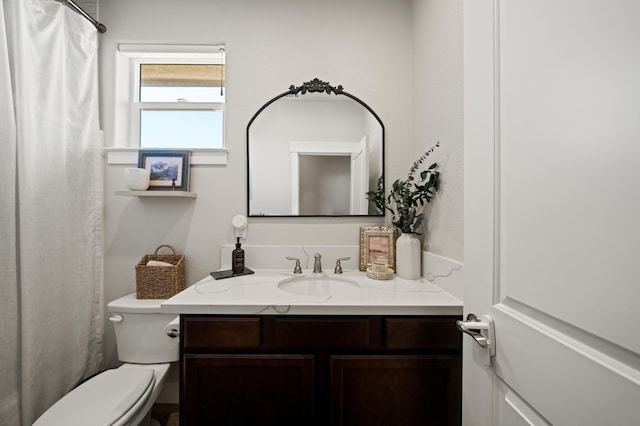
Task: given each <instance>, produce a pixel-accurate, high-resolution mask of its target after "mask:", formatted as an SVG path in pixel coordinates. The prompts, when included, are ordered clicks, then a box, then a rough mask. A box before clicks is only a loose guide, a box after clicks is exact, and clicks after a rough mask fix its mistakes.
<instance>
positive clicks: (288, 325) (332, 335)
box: [275, 317, 370, 349]
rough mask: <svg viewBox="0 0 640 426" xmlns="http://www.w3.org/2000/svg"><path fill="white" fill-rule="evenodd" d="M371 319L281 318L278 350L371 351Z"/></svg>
mask: <svg viewBox="0 0 640 426" xmlns="http://www.w3.org/2000/svg"><path fill="white" fill-rule="evenodd" d="M369 334H370V333H369V320H368V319H366V318H353V319H349V318H317V317H316V318H291V319H290V318H278V319H277V320H276V323H275V342H276V346H278V347H283V348H284V347H289V348H291V347H309V348H348V349H351V348H367V347H369Z"/></svg>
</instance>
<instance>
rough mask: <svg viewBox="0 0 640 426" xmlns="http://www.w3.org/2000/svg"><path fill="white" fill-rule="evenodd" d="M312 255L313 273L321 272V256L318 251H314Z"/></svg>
mask: <svg viewBox="0 0 640 426" xmlns="http://www.w3.org/2000/svg"><path fill="white" fill-rule="evenodd" d="M313 257H314V259H315V260H314V262H313V273H314V274H319V273H321V272H322V261H321V259H322V256H321V255H320V253H316V254H315V256H313Z"/></svg>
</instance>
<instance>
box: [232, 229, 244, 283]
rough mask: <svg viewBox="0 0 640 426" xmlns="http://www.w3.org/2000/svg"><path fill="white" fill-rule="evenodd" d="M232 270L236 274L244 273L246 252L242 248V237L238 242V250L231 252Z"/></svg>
mask: <svg viewBox="0 0 640 426" xmlns="http://www.w3.org/2000/svg"><path fill="white" fill-rule="evenodd" d="M231 270H232V271H233V273H234V274H241V273H243V272H244V250H243V249H242V248H240V237H238V239H237V242H236V249H235V250H234V251H233V252H231Z"/></svg>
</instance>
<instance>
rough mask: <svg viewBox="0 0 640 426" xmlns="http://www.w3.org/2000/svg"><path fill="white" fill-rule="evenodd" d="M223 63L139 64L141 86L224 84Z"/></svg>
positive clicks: (211, 85) (215, 85) (212, 85)
mask: <svg viewBox="0 0 640 426" xmlns="http://www.w3.org/2000/svg"><path fill="white" fill-rule="evenodd" d="M224 79H225V69H224V64H141V65H140V83H141V85H142V86H207V87H220V86H224Z"/></svg>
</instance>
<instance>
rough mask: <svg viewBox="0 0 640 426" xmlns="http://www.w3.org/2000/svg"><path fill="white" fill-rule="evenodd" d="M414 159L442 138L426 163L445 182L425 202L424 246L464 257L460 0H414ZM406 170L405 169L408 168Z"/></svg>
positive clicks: (437, 251) (447, 255) (448, 255)
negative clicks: (431, 197) (433, 166)
mask: <svg viewBox="0 0 640 426" xmlns="http://www.w3.org/2000/svg"><path fill="white" fill-rule="evenodd" d="M412 5H413V33H414V38H413V40H414V41H413V48H414V54H413V90H414V98H413V147H412V150H413V151H412V152H413V158H412V159H411V162H413V161H414V160H415V159H416V158H418V157H419V156H420V155H421V154H422V153H423V152H424V151H425V150H426V149H427V148H428V147H429V146H431V145H432V144H433V143H435V141H437V140H439V141H440V143H441V146H440V148H439V149H438V150H437V151H436V152H435V153H434V154H432V155H431V156H430V160H432V161H428V163H427V164H431V163H432V162H433V161H435V162H437V163H438V164H439V166H440V167H439V170H440V171H441V172H442V175H441V176H442V187H441V189H440V191H439V193H438V195H437V196H436V197H435V198H434V200H432V204H430V205H429V206H428V208H427V212H429V215H428V220H427V223H426V228H427V229H426V231H425V232H426V238H425V242H424V245H423V249H424V250H428V251H429V252H432V253H435V254H437V255H440V256H444V257H446V258H449V259H453V260H458V261H462V260H463V240H462V233H463V227H462V219H463V217H462V215H463V206H462V198H463V158H462V157H463V155H462V147H463V122H462V96H463V92H462V90H463V86H462V0H413V2H412ZM409 167H410V165H409V166H407V171H406V172H405V174H406V173H407V172H408V168H409Z"/></svg>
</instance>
